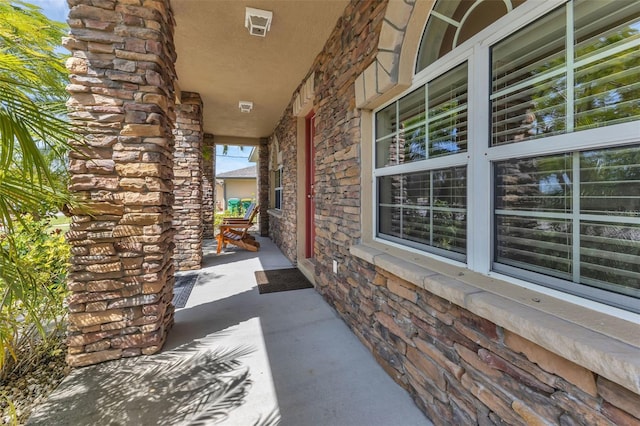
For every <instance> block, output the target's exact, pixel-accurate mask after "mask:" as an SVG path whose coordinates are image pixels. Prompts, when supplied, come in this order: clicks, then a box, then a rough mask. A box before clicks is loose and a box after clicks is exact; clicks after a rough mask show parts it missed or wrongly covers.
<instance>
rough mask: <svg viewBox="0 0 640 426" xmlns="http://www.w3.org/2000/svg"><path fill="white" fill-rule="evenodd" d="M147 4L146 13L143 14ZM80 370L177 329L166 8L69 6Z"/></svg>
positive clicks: (159, 1) (170, 24) (75, 344)
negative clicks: (76, 137)
mask: <svg viewBox="0 0 640 426" xmlns="http://www.w3.org/2000/svg"><path fill="white" fill-rule="evenodd" d="M142 4H144V5H142ZM69 5H70V7H71V10H70V11H69V20H68V22H69V26H70V27H71V31H70V36H69V37H67V38H65V39H64V41H63V43H64V45H65V47H67V49H69V50H70V51H71V53H72V57H71V58H70V59H69V60H68V61H67V68H68V70H69V71H70V84H69V85H68V86H67V90H68V92H69V93H70V95H71V97H70V99H69V101H68V104H67V105H68V108H69V117H70V119H71V120H72V123H73V124H74V126H75V127H76V129H77V133H78V134H79V135H80V136H81V137H82V138H83V141H84V144H80V143H77V144H76V148H77V151H75V152H71V153H70V155H69V157H70V165H69V168H70V172H71V183H70V189H71V191H73V192H74V193H75V195H76V196H78V197H79V198H81V199H83V200H84V201H85V206H84V207H83V208H72V210H71V212H72V214H73V217H72V223H71V230H70V231H69V232H68V234H67V238H68V240H69V241H70V243H71V245H72V249H71V250H72V257H71V267H70V272H69V277H68V286H69V289H70V291H71V292H72V293H71V295H70V296H69V299H68V301H69V326H68V342H67V343H68V348H69V349H68V351H69V352H68V356H67V362H68V363H69V364H70V365H72V366H83V365H89V364H95V363H98V362H102V361H106V360H111V359H117V358H121V357H129V356H136V355H140V354H152V353H154V352H157V351H159V350H160V349H161V347H162V345H163V343H164V341H165V338H166V334H167V331H168V329H169V328H170V326H171V325H172V324H173V307H172V305H171V299H172V293H173V283H174V278H173V274H174V269H173V262H172V256H173V230H172V227H171V220H172V203H173V196H172V194H171V192H172V179H173V160H172V157H173V135H172V129H173V122H174V119H175V114H174V100H175V94H174V89H173V87H174V81H175V69H174V63H175V59H176V55H175V51H174V44H173V29H174V26H175V22H174V20H173V16H172V11H171V6H170V4H169V1H168V0H144V3H143V2H142V0H140V1H136V0H110V1H99V2H98V1H93V0H69Z"/></svg>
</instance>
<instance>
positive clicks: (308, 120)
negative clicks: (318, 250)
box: [304, 110, 316, 259]
mask: <svg viewBox="0 0 640 426" xmlns="http://www.w3.org/2000/svg"><path fill="white" fill-rule="evenodd" d="M315 118H316V114H315V111H313V110H311V112H310V113H309V114H307V116H306V117H305V118H304V127H305V132H304V140H305V150H304V154H305V161H304V168H305V184H304V194H305V203H304V216H305V227H304V233H305V238H304V241H305V244H304V258H305V259H311V258H313V257H314V241H315V218H314V215H315V191H314V181H315V161H314V160H315V146H314V143H313V139H314V137H315Z"/></svg>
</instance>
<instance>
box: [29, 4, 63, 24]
mask: <svg viewBox="0 0 640 426" xmlns="http://www.w3.org/2000/svg"><path fill="white" fill-rule="evenodd" d="M26 3H30V4H33V5H36V6H39V7H40V8H42V13H44V14H45V15H46V16H47V18H49V19H52V20H54V21H59V22H66V21H67V14H68V13H69V6H68V5H67V0H27V1H26Z"/></svg>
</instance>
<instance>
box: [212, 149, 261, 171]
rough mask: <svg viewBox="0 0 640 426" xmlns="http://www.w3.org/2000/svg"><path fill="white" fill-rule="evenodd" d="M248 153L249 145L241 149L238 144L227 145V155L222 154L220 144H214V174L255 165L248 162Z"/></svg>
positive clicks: (249, 150) (249, 152)
mask: <svg viewBox="0 0 640 426" xmlns="http://www.w3.org/2000/svg"><path fill="white" fill-rule="evenodd" d="M249 154H251V147H250V146H245V147H244V148H243V149H242V150H240V147H238V146H229V151H228V152H227V155H222V145H216V174H219V173H224V172H230V171H231V170H237V169H243V168H245V167H249V166H253V165H255V163H250V162H249V160H248V158H249Z"/></svg>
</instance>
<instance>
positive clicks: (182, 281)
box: [173, 274, 198, 308]
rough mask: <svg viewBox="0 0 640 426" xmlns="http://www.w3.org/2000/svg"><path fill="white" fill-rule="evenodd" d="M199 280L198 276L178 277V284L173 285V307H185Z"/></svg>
mask: <svg viewBox="0 0 640 426" xmlns="http://www.w3.org/2000/svg"><path fill="white" fill-rule="evenodd" d="M197 280H198V274H189V275H176V283H175V284H174V285H173V306H175V307H176V308H184V307H185V305H186V304H187V300H189V296H190V295H191V290H193V286H194V285H195V284H196V281H197Z"/></svg>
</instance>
